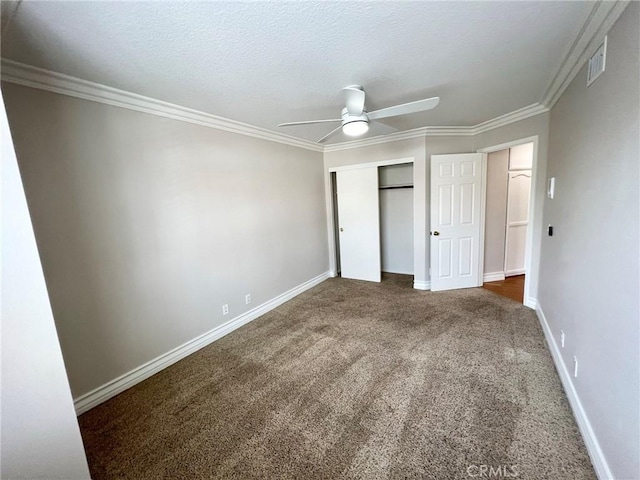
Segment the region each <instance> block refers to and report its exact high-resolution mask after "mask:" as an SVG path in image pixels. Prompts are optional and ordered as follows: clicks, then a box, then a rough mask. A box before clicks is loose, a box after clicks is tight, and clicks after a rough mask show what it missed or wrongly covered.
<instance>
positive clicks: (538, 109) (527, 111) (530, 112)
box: [471, 103, 549, 135]
mask: <svg viewBox="0 0 640 480" xmlns="http://www.w3.org/2000/svg"><path fill="white" fill-rule="evenodd" d="M548 111H549V109H548V108H547V107H545V106H544V105H540V104H539V103H533V104H531V105H529V106H526V107H523V108H519V109H518V110H514V111H513V112H509V113H506V114H504V115H500V116H499V117H496V118H492V119H491V120H487V121H486V122H482V123H479V124H477V125H475V126H474V127H473V128H472V129H471V135H478V134H479V133H484V132H488V131H489V130H493V129H494V128H499V127H504V126H505V125H509V124H510V123H515V122H519V121H520V120H524V119H526V118H529V117H534V116H536V115H540V114H541V113H545V112H548Z"/></svg>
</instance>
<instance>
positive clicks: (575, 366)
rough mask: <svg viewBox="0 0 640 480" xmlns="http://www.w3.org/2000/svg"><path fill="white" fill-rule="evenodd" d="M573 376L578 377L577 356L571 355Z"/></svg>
mask: <svg viewBox="0 0 640 480" xmlns="http://www.w3.org/2000/svg"><path fill="white" fill-rule="evenodd" d="M573 376H574V377H576V378H577V377H578V357H576V356H575V355H574V356H573Z"/></svg>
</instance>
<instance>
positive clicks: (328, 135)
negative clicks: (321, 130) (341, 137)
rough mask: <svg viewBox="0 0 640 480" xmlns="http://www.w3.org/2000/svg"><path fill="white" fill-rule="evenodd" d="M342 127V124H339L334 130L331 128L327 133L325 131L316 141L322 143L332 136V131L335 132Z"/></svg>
mask: <svg viewBox="0 0 640 480" xmlns="http://www.w3.org/2000/svg"><path fill="white" fill-rule="evenodd" d="M341 128H342V125H340V126H339V127H338V128H336V129H335V130H331V131H330V132H329V133H327V134H326V135H325V136H324V137H322V138H321V139H320V140H318V143H323V142H324V141H325V140H327V139H328V138H329V137H330V136H332V135H333V134H334V133H337V132H338V131H339V130H340V129H341Z"/></svg>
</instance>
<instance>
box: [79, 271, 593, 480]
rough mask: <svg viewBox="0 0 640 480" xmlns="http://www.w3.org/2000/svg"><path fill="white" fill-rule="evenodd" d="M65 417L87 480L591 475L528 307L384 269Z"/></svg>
mask: <svg viewBox="0 0 640 480" xmlns="http://www.w3.org/2000/svg"><path fill="white" fill-rule="evenodd" d="M80 426H81V430H82V436H83V439H84V444H85V448H86V451H87V456H88V460H89V465H90V468H91V474H92V477H93V478H94V479H96V480H97V479H116V478H131V479H152V478H153V479H157V478H166V479H211V478H238V479H250V478H281V479H284V478H301V479H321V478H322V479H339V478H359V479H378V478H381V479H382V478H394V479H401V478H429V479H469V478H474V477H475V478H483V477H484V478H524V479H536V480H537V479H554V480H557V479H571V480H576V479H587V478H588V479H593V478H595V474H594V472H593V469H592V467H591V464H590V461H589V458H588V455H587V452H586V450H585V447H584V445H583V442H582V439H581V437H580V435H579V432H578V429H577V427H576V424H575V421H574V419H573V416H572V414H571V411H570V408H569V404H568V402H567V399H566V397H565V394H564V392H563V390H562V386H561V383H560V380H559V378H558V375H557V373H556V371H555V368H554V365H553V362H552V360H551V356H550V354H549V350H548V348H547V346H546V344H545V340H544V336H543V333H542V330H541V328H540V326H539V323H538V320H537V318H536V315H535V313H534V312H533V311H532V310H530V309H528V308H526V307H524V306H523V305H521V304H518V303H516V302H514V301H512V300H509V299H506V298H503V297H500V296H498V295H495V294H493V293H491V292H489V291H487V290H484V289H482V288H475V289H465V290H457V291H450V292H437V293H432V292H422V291H417V290H414V289H413V288H411V277H407V276H400V275H385V277H384V280H383V282H382V283H380V284H376V283H369V282H360V281H354V280H345V279H341V278H335V279H330V280H327V281H326V282H324V283H322V284H320V285H318V286H316V287H314V288H312V289H311V290H308V291H307V292H305V293H303V294H302V295H300V296H298V297H296V298H295V299H293V300H291V301H289V302H287V303H285V304H284V305H282V306H280V307H279V308H277V309H275V310H273V311H271V312H270V313H268V314H266V315H264V316H263V317H261V318H259V319H257V320H255V321H254V322H252V323H250V324H248V325H246V326H244V327H242V328H240V329H238V330H236V331H235V332H233V333H231V334H229V335H228V336H226V337H224V338H222V339H220V340H218V341H217V342H215V343H213V344H211V345H209V346H208V347H205V348H203V349H202V350H200V351H198V352H197V353H195V354H193V355H191V356H189V357H187V358H186V359H184V360H182V361H180V362H178V363H176V364H175V365H173V366H171V367H169V368H167V369H165V370H163V371H162V372H160V373H158V374H157V375H154V376H153V377H151V378H149V379H148V380H146V381H144V382H142V383H140V384H139V385H137V386H135V387H133V388H131V389H129V390H127V391H125V392H123V393H122V394H120V395H118V396H117V397H115V398H113V399H111V400H109V401H108V402H106V403H104V404H102V405H100V406H98V407H96V408H94V409H93V410H91V411H89V412H87V413H85V414H84V415H82V416H81V417H80ZM483 472H484V475H483ZM490 473H493V475H492V476H491V477H490V476H489V474H490Z"/></svg>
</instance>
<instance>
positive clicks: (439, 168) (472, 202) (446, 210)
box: [430, 153, 484, 291]
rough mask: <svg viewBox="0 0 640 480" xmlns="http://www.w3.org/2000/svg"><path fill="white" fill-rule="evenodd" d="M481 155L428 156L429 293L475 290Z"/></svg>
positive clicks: (479, 279)
mask: <svg viewBox="0 0 640 480" xmlns="http://www.w3.org/2000/svg"><path fill="white" fill-rule="evenodd" d="M483 169H484V160H483V155H482V154H481V153H463V154H456V155H432V156H431V229H430V230H431V242H430V243H431V290H433V291H437V290H451V289H455V288H468V287H478V286H480V285H482V275H481V272H480V263H481V262H480V260H481V257H480V254H481V252H480V234H481V233H480V232H481V229H480V227H481V219H482V215H481V213H482V210H481V203H482V177H483Z"/></svg>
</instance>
